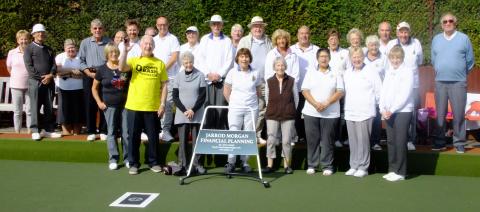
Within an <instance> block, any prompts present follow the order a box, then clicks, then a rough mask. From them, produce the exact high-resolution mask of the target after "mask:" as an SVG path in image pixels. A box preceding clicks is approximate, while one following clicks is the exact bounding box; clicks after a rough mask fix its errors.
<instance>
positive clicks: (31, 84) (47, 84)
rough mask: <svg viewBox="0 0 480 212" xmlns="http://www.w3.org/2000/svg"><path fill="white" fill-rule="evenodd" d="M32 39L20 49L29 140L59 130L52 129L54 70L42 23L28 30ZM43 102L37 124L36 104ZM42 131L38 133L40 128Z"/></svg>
mask: <svg viewBox="0 0 480 212" xmlns="http://www.w3.org/2000/svg"><path fill="white" fill-rule="evenodd" d="M32 37H33V42H32V43H30V44H29V45H28V46H27V47H26V48H25V50H24V54H23V60H24V62H25V67H26V68H27V71H28V96H29V97H30V110H31V124H30V129H31V130H32V139H33V140H35V141H38V140H40V139H41V138H42V137H47V138H60V137H62V135H61V134H60V133H55V132H54V129H55V127H54V123H55V121H54V119H53V95H54V91H55V83H54V82H53V78H54V77H55V74H56V72H57V66H56V65H55V53H54V52H53V50H52V48H50V47H49V46H47V45H45V40H46V39H47V33H46V31H45V26H43V25H42V24H35V25H34V26H33V29H32ZM42 105H43V114H44V116H43V122H41V123H42V125H40V124H39V120H38V119H39V116H40V107H41V106H42ZM42 127H43V128H44V130H45V132H44V133H42V132H41V128H42Z"/></svg>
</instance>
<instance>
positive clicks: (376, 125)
mask: <svg viewBox="0 0 480 212" xmlns="http://www.w3.org/2000/svg"><path fill="white" fill-rule="evenodd" d="M365 45H366V46H367V53H366V56H365V59H364V60H363V62H364V63H365V64H366V65H370V66H373V67H372V68H373V69H375V70H377V72H378V75H379V76H380V78H381V79H382V80H383V78H384V76H385V63H386V55H383V54H382V53H380V49H379V48H380V39H379V38H378V36H376V35H370V36H368V37H367V38H366V39H365ZM381 131H382V121H381V114H380V112H379V110H378V105H377V115H376V116H375V118H374V119H373V123H372V135H371V138H370V145H371V146H372V149H373V150H382V147H381V146H380V134H381Z"/></svg>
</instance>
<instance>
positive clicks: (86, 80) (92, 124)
mask: <svg viewBox="0 0 480 212" xmlns="http://www.w3.org/2000/svg"><path fill="white" fill-rule="evenodd" d="M92 84H93V79H92V78H90V77H83V94H84V104H85V122H86V125H87V134H95V133H97V114H98V113H100V123H99V125H98V131H99V132H100V133H103V134H107V123H106V121H105V115H104V114H103V112H102V111H101V110H100V109H99V108H98V105H97V102H96V101H95V99H94V98H93V95H92ZM99 93H102V91H101V90H100V91H99Z"/></svg>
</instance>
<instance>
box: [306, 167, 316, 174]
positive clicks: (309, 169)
mask: <svg viewBox="0 0 480 212" xmlns="http://www.w3.org/2000/svg"><path fill="white" fill-rule="evenodd" d="M307 174H315V169H313V168H308V169H307Z"/></svg>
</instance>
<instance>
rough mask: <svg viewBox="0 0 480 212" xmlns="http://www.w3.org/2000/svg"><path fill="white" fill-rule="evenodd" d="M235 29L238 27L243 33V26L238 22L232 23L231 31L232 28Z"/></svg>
mask: <svg viewBox="0 0 480 212" xmlns="http://www.w3.org/2000/svg"><path fill="white" fill-rule="evenodd" d="M235 29H239V30H240V31H241V32H242V33H243V27H242V25H240V24H234V25H233V26H232V31H231V32H233V30H235Z"/></svg>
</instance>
